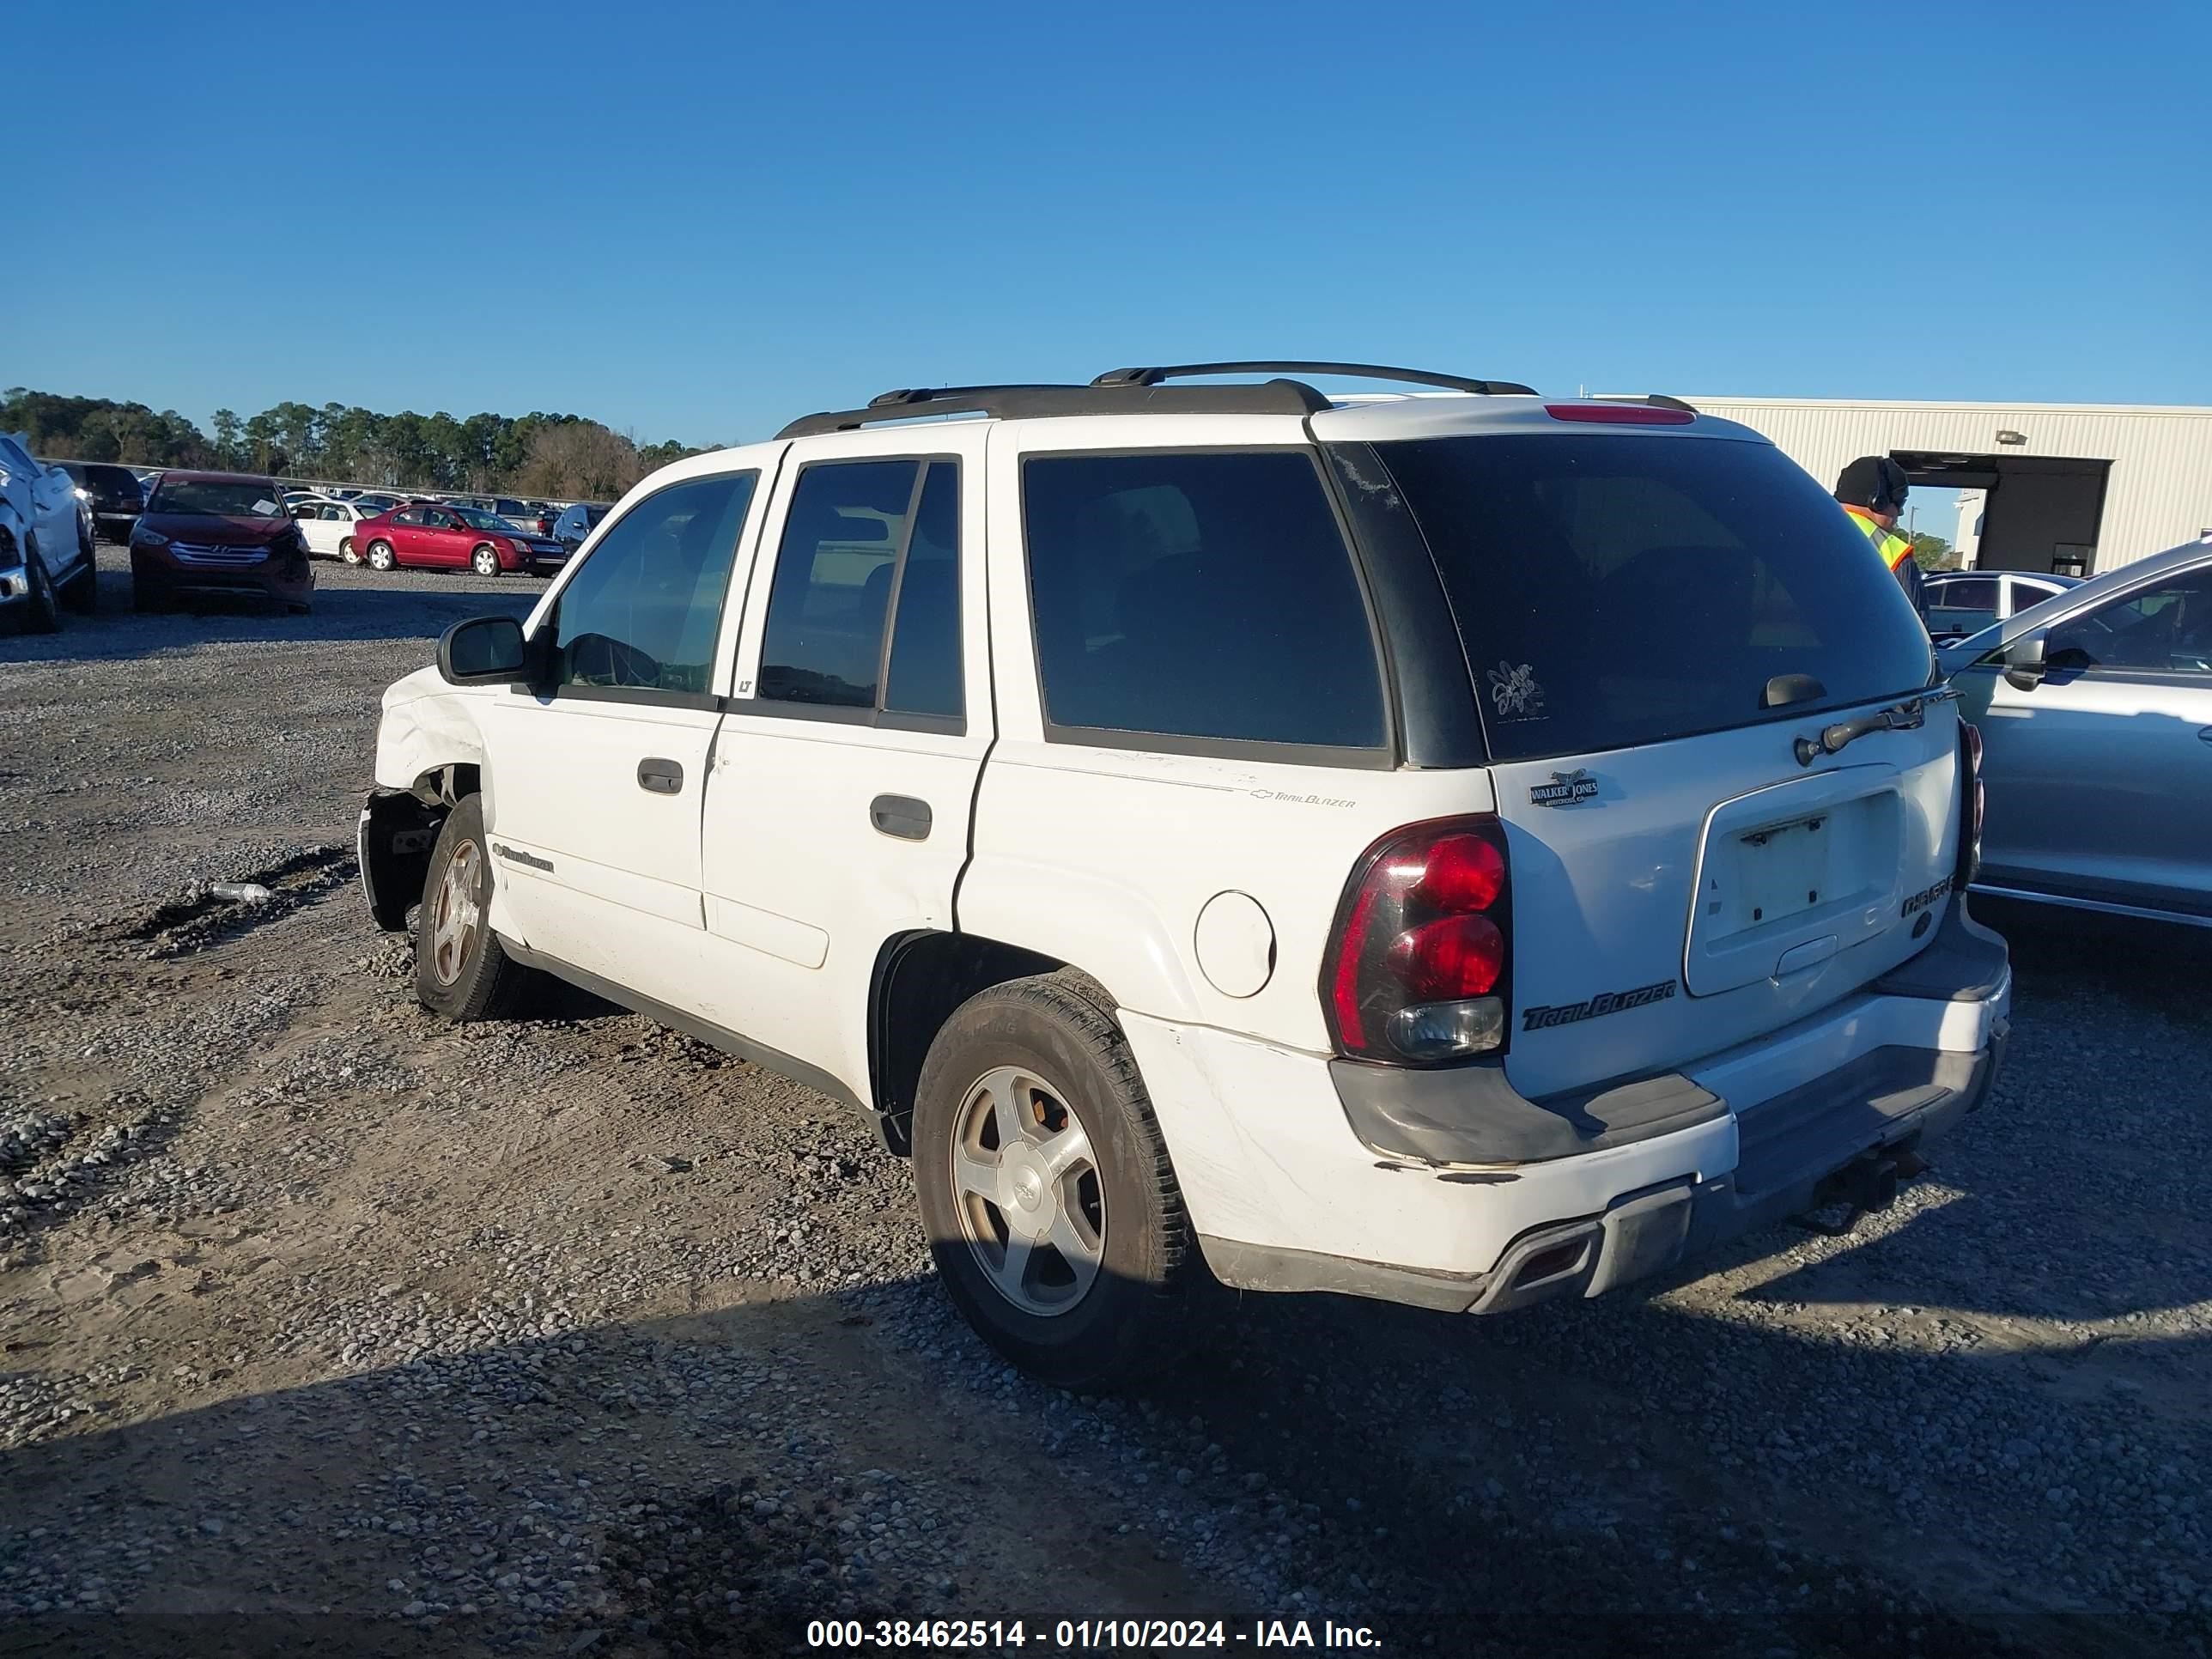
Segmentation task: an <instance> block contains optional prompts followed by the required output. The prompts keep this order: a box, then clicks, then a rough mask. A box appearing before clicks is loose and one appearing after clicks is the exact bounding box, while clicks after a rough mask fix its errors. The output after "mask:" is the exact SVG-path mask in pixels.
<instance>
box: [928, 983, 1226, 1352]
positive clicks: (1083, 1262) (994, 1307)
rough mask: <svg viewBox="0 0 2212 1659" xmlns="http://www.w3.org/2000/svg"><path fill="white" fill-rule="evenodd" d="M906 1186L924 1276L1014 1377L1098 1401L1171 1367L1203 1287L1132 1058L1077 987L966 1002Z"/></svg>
mask: <svg viewBox="0 0 2212 1659" xmlns="http://www.w3.org/2000/svg"><path fill="white" fill-rule="evenodd" d="M914 1174H915V1185H916V1189H917V1194H918V1197H919V1200H920V1205H921V1218H922V1225H923V1226H924V1227H925V1228H926V1229H927V1232H928V1234H929V1240H930V1249H931V1252H932V1254H933V1255H934V1256H935V1258H936V1261H937V1268H938V1272H939V1274H940V1275H941V1276H942V1277H943V1279H944V1280H945V1291H946V1293H947V1294H948V1295H950V1296H951V1298H952V1300H953V1302H954V1304H956V1305H957V1306H958V1308H959V1310H960V1311H961V1312H962V1313H963V1315H965V1316H966V1317H967V1319H968V1322H969V1324H971V1325H972V1326H974V1327H975V1330H976V1332H977V1333H978V1334H980V1335H981V1337H982V1338H983V1340H985V1341H987V1342H988V1343H989V1344H990V1345H991V1346H993V1347H994V1348H996V1349H997V1350H998V1351H999V1352H1000V1353H1001V1354H1003V1355H1005V1356H1006V1358H1008V1359H1010V1360H1012V1362H1013V1363H1014V1364H1017V1365H1018V1366H1020V1367H1021V1368H1022V1369H1023V1370H1026V1371H1028V1372H1030V1374H1031V1375H1033V1376H1037V1377H1039V1378H1041V1379H1042V1380H1043V1381H1045V1382H1047V1383H1054V1384H1056V1385H1057V1386H1059V1387H1061V1388H1068V1389H1109V1388H1116V1387H1120V1386H1122V1385H1124V1384H1126V1383H1131V1382H1133V1381H1136V1380H1138V1379H1139V1378H1141V1377H1143V1376H1147V1375H1149V1374H1151V1373H1152V1372H1155V1371H1158V1370H1161V1369H1162V1368H1164V1367H1165V1366H1166V1365H1169V1364H1172V1363H1173V1362H1174V1361H1175V1360H1176V1359H1177V1358H1180V1357H1181V1356H1182V1352H1183V1349H1184V1347H1185V1346H1186V1344H1187V1342H1188V1335H1189V1328H1190V1323H1191V1320H1190V1315H1191V1309H1192V1304H1193V1302H1194V1298H1195V1297H1197V1296H1198V1295H1199V1294H1200V1291H1201V1288H1202V1286H1203V1285H1204V1284H1205V1267H1204V1264H1203V1263H1202V1261H1200V1257H1199V1255H1198V1248H1197V1242H1196V1240H1195V1238H1194V1237H1193V1235H1192V1232H1191V1229H1190V1224H1189V1219H1188V1216H1187V1215H1186V1213H1185V1212H1184V1209H1183V1205H1182V1193H1181V1191H1180V1189H1179V1188H1177V1186H1176V1178H1175V1170H1174V1169H1173V1168H1172V1166H1171V1165H1170V1163H1169V1161H1168V1153H1167V1146H1166V1144H1165V1143H1164V1141H1163V1140H1162V1139H1161V1137H1160V1131H1159V1125H1158V1122H1157V1121H1155V1120H1154V1118H1153V1115H1152V1101H1151V1098H1150V1097H1148V1096H1147V1095H1146V1092H1145V1085H1144V1079H1142V1078H1141V1077H1139V1075H1138V1073H1137V1065H1136V1060H1135V1059H1134V1058H1133V1056H1132V1055H1131V1054H1130V1053H1129V1049H1128V1045H1127V1043H1126V1042H1124V1041H1123V1040H1122V1036H1121V1030H1120V1029H1119V1028H1118V1027H1117V1026H1116V1025H1115V1023H1114V1020H1113V1017H1112V1014H1111V1012H1109V1008H1108V1007H1107V1006H1105V1005H1104V1004H1103V1001H1102V1000H1100V999H1099V998H1098V997H1097V994H1096V992H1095V987H1091V985H1090V984H1089V982H1088V981H1082V980H1080V979H1078V978H1077V977H1075V976H1074V975H1067V974H1054V975H1042V976H1040V977H1036V978H1032V979H1020V980H1014V981H1010V982H1008V983H1006V984H1004V985H998V986H994V987H991V988H989V989H988V990H985V991H981V992H978V993H977V994H975V996H973V997H970V998H969V1000H967V1001H966V1002H964V1003H963V1004H962V1005H961V1006H960V1007H959V1008H958V1009H957V1011H956V1012H954V1014H953V1015H952V1018H951V1019H949V1020H947V1021H946V1022H945V1026H944V1029H943V1030H940V1031H939V1033H938V1034H937V1038H936V1040H935V1042H933V1043H932V1044H931V1045H930V1050H929V1056H928V1059H927V1061H926V1062H925V1063H924V1065H923V1066H922V1072H921V1083H920V1085H919V1086H918V1088H917V1089H916V1091H915V1109H914Z"/></svg>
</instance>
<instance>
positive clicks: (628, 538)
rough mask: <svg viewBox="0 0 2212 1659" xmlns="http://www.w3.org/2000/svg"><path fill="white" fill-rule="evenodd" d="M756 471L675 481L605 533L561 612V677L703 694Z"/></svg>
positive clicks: (566, 682) (557, 639)
mask: <svg viewBox="0 0 2212 1659" xmlns="http://www.w3.org/2000/svg"><path fill="white" fill-rule="evenodd" d="M759 477H760V475H759V474H758V473H757V472H728V473H723V474H720V475H719V476H717V477H710V478H693V479H690V480H688V481H687V482H685V483H675V484H671V485H669V486H668V487H667V488H666V489H661V490H658V491H656V492H655V493H653V495H648V496H647V497H646V498H645V499H644V500H643V501H640V502H639V503H638V504H637V505H636V506H635V507H632V508H631V509H630V510H629V512H628V513H624V514H623V517H622V520H621V521H620V522H619V523H617V524H616V525H615V526H614V527H613V528H612V529H611V530H610V531H609V532H607V534H606V535H605V537H604V538H601V540H600V542H599V545H598V546H597V547H595V548H593V549H592V556H591V557H590V558H588V559H586V561H585V562H583V564H582V565H581V566H580V568H578V569H577V571H576V574H575V575H574V577H573V578H571V579H570V580H569V582H568V586H566V587H564V588H563V589H562V591H561V599H560V603H559V605H558V606H557V608H556V610H555V611H554V616H553V628H554V646H555V650H556V674H555V678H556V683H557V684H560V685H563V686H575V687H586V688H596V689H603V690H604V689H623V690H642V691H664V692H671V693H677V694H682V695H686V696H703V695H705V693H706V691H707V689H708V685H709V684H710V683H711V682H712V680H713V678H714V638H715V635H717V634H718V633H719V632H720V629H721V624H722V601H723V599H724V596H725V594H726V591H727V589H728V587H729V581H730V564H731V561H732V559H733V558H734V557H735V556H736V555H737V547H738V531H739V530H741V529H742V528H743V527H744V520H745V513H746V510H747V508H749V507H750V506H751V504H752V498H753V487H754V485H755V484H756V483H757V482H758V480H759Z"/></svg>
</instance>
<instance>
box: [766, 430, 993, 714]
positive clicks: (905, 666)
mask: <svg viewBox="0 0 2212 1659" xmlns="http://www.w3.org/2000/svg"><path fill="white" fill-rule="evenodd" d="M887 636H888V639H887ZM887 658H888V665H886V659H887ZM960 662H961V658H960V467H959V464H958V463H957V462H956V461H951V460H930V461H922V460H905V459H901V460H866V461H823V462H817V463H816V464H815V465H811V466H809V467H807V468H806V469H805V471H802V472H801V473H800V474H799V483H798V484H797V485H796V486H795V487H794V488H793V491H792V495H791V508H790V511H789V513H788V514H787V516H786V518H785V520H784V530H783V541H782V544H781V547H780V548H779V549H778V550H777V552H776V561H775V584H774V586H772V587H771V588H770V589H769V602H768V621H767V625H766V627H765V629H763V634H762V636H761V665H760V687H759V696H761V698H762V699H763V700H764V701H766V702H791V703H811V704H815V705H817V706H823V707H829V708H860V709H870V710H876V711H882V712H889V713H893V714H924V715H937V716H941V717H945V718H957V717H959V716H960V715H961V714H962V713H963V707H964V704H963V697H962V694H961V668H960Z"/></svg>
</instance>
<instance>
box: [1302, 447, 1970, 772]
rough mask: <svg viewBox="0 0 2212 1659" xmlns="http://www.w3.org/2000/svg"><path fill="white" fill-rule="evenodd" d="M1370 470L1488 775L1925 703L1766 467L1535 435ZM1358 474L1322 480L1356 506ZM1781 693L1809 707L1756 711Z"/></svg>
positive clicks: (1866, 595) (1885, 591) (1893, 611)
mask: <svg viewBox="0 0 2212 1659" xmlns="http://www.w3.org/2000/svg"><path fill="white" fill-rule="evenodd" d="M1371 453H1373V454H1374V455H1375V456H1376V457H1378V458H1379V459H1380V460H1381V462H1382V464H1383V465H1384V466H1385V467H1387V468H1388V470H1389V474H1390V480H1391V482H1392V483H1395V485H1396V486H1397V491H1396V496H1395V501H1396V502H1399V503H1401V504H1402V505H1403V506H1404V507H1407V508H1408V509H1410V510H1411V512H1412V513H1413V518H1414V520H1415V521H1416V522H1417V523H1418V524H1419V526H1420V528H1421V531H1422V532H1423V534H1424V535H1425V537H1426V538H1427V540H1428V544H1429V547H1430V549H1431V551H1432V552H1433V553H1434V554H1435V556H1436V560H1437V568H1438V570H1439V571H1440V573H1441V574H1442V575H1443V582H1444V590H1445V592H1446V595H1447V596H1448V597H1449V600H1450V602H1451V606H1452V610H1453V612H1454V615H1455V618H1456V620H1457V623H1458V625H1459V630H1460V636H1461V638H1462V641H1464V642H1465V644H1466V647H1467V656H1468V664H1469V665H1470V666H1471V667H1472V668H1473V670H1474V676H1475V682H1476V685H1477V688H1478V690H1479V692H1480V699H1481V703H1482V715H1483V721H1484V724H1485V726H1486V729H1487V731H1488V734H1489V738H1490V750H1491V753H1492V757H1494V758H1496V759H1498V760H1534V759H1537V758H1540V757H1548V756H1554V755H1576V754H1587V753H1590V752H1594V751H1596V750H1607V749H1621V748H1626V747H1628V746H1629V745H1631V744H1645V743H1661V742H1664V741H1666V740H1668V738H1681V737H1687V736H1690V735H1692V733H1695V732H1715V731H1721V730H1724V729H1727V728H1729V727H1732V726H1748V725H1752V724H1753V723H1755V722H1757V721H1759V720H1774V719H1778V718H1791V717H1799V716H1802V715H1803V714H1807V713H1808V712H1810V711H1812V710H1815V709H1824V708H1840V707H1844V706H1846V705H1849V704H1851V703H1856V702H1866V701H1868V700H1869V699H1871V698H1876V697H1881V696H1892V695H1895V694H1899V693H1904V692H1908V691H1911V690H1917V689H1919V688H1920V687H1922V686H1924V685H1925V684H1927V683H1928V681H1929V674H1930V671H1931V668H1932V666H1933V664H1932V661H1931V658H1930V653H1929V644H1928V635H1927V634H1926V633H1925V632H1924V631H1923V629H1922V628H1921V625H1920V623H1919V619H1918V618H1917V617H1916V616H1915V614H1914V612H1913V610H1912V606H1911V604H1910V603H1909V602H1908V601H1907V600H1906V599H1905V594H1904V592H1903V590H1902V589H1901V588H1899V586H1898V584H1897V580H1896V578H1895V577H1893V575H1891V574H1890V573H1889V570H1888V568H1887V566H1885V565H1884V564H1883V562H1881V557H1880V556H1878V555H1877V554H1876V553H1875V550H1874V549H1873V548H1872V546H1870V545H1869V543H1868V541H1867V539H1866V538H1865V536H1864V535H1863V534H1862V533H1861V532H1859V531H1858V530H1857V528H1855V527H1854V526H1853V525H1852V524H1851V521H1850V519H1848V518H1847V517H1846V516H1845V515H1844V513H1843V512H1842V511H1841V510H1840V509H1839V508H1838V507H1837V506H1836V503H1835V501H1833V500H1832V498H1831V497H1830V496H1829V495H1827V493H1826V491H1824V490H1823V489H1821V488H1820V486H1819V485H1818V484H1816V483H1814V482H1813V480H1812V479H1811V478H1809V477H1807V476H1806V475H1805V473H1804V472H1803V471H1800V470H1799V468H1798V467H1797V466H1796V465H1795V464H1794V463H1792V462H1791V461H1790V459H1788V458H1787V457H1785V456H1784V454H1783V453H1781V451H1779V450H1778V449H1775V448H1773V447H1771V446H1770V445H1767V444H1759V443H1746V442H1742V441H1735V440H1725V439H1694V438H1666V439H1661V438H1655V437H1652V436H1650V435H1631V434H1602V435H1588V436H1584V435H1560V436H1552V435H1543V436H1529V437H1504V436H1491V437H1462V438H1435V439H1423V440H1420V441H1412V442H1404V443H1386V444H1378V445H1376V447H1375V448H1374V450H1373V451H1372V452H1371ZM1362 455H1363V452H1360V451H1357V450H1354V451H1350V452H1340V453H1339V454H1338V458H1337V459H1338V463H1339V466H1340V471H1343V472H1344V474H1345V477H1346V482H1347V483H1348V484H1350V485H1352V486H1353V487H1356V488H1362V491H1363V494H1365V495H1367V496H1368V499H1369V501H1370V502H1372V501H1374V499H1375V493H1374V491H1373V489H1372V488H1371V486H1372V485H1374V483H1376V481H1375V480H1374V479H1372V478H1371V477H1364V472H1365V471H1366V469H1365V468H1364V465H1363V461H1362ZM1383 500H1384V501H1385V502H1386V504H1388V503H1390V502H1391V501H1393V500H1394V498H1393V497H1391V496H1390V495H1389V493H1388V491H1387V490H1386V491H1385V492H1384V494H1383ZM1781 675H1809V676H1810V677H1811V678H1813V679H1814V680H1815V681H1817V682H1818V683H1819V684H1820V695H1819V696H1814V697H1811V698H1802V699H1801V700H1800V701H1797V702H1792V703H1790V704H1789V705H1787V706H1786V707H1784V708H1768V707H1766V706H1765V701H1764V700H1765V694H1766V690H1767V684H1768V682H1769V681H1770V680H1772V679H1774V678H1776V677H1778V676H1781ZM1801 690H1802V688H1801Z"/></svg>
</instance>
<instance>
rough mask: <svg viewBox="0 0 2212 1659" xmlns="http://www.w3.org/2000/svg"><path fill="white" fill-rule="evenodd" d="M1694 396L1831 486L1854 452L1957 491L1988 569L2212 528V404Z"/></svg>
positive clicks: (1968, 540)
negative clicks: (1893, 462) (1883, 458)
mask: <svg viewBox="0 0 2212 1659" xmlns="http://www.w3.org/2000/svg"><path fill="white" fill-rule="evenodd" d="M1689 401H1690V402H1692V403H1693V404H1696V405H1697V407H1698V408H1699V409H1700V410H1705V412H1707V413H1709V414H1713V415H1719V416H1724V417H1725V418H1727V419H1729V420H1731V421H1741V422H1743V424H1744V425H1746V426H1747V427H1750V428H1752V429H1753V431H1756V432H1761V433H1764V434H1765V435H1766V436H1768V437H1770V438H1771V439H1773V440H1774V441H1775V442H1776V443H1777V444H1778V445H1779V446H1781V447H1782V450H1783V452H1784V453H1785V454H1787V455H1788V456H1789V457H1790V459H1792V460H1794V461H1796V463H1797V464H1798V465H1800V466H1802V467H1803V468H1804V469H1805V470H1806V471H1808V472H1809V473H1811V474H1812V475H1813V476H1814V477H1816V478H1818V479H1819V480H1820V482H1821V483H1824V484H1830V485H1832V484H1833V483H1835V481H1836V475H1837V474H1838V472H1840V471H1842V470H1843V468H1844V463H1845V462H1847V461H1850V460H1851V459H1854V458H1855V457H1857V456H1860V455H1889V456H1893V457H1894V458H1895V459H1897V460H1898V461H1899V462H1900V463H1902V464H1903V465H1904V467H1905V471H1906V472H1907V473H1908V474H1909V475H1910V476H1911V479H1912V482H1913V483H1916V484H1923V485H1929V486H1940V487H1942V488H1945V489H1958V490H1959V491H1960V497H1959V507H1960V511H1959V530H1960V533H1959V534H1958V535H1956V536H1954V537H1952V538H1950V539H1951V540H1953V541H1954V543H1956V544H1957V545H1958V547H1959V550H1960V553H1961V554H1962V555H1964V556H1966V559H1967V561H1968V562H1971V563H1974V564H1978V565H1980V566H1982V567H1983V568H1987V569H1993V570H1996V569H2002V570H2052V569H2056V570H2057V571H2059V572H2061V573H2062V574H2074V575H2085V576H2086V575H2093V574H2095V573H2096V572H2098V571H2100V570H2110V569H2112V568H2113V567H2114V566H2116V565H2123V564H2126V563H2127V562H2129V561H2130V560H2133V559H2140V558H2142V556H2144V555H2145V554H2147V553H2155V552H2157V551H2158V550H2160V549H2161V548H2166V547H2172V546H2174V545H2176V544H2179V543H2181V542H2185V541H2189V540H2191V539H2193V538H2197V537H2199V536H2203V535H2205V534H2207V533H2212V409H2193V408H2164V407H2157V406H2153V405H2148V404H1919V403H1851V402H1842V401H1837V400H1832V399H1827V398H1690V399H1689ZM1920 527H1921V528H1922V529H1923V530H1928V529H1933V530H1936V531H1937V532H1938V533H1941V532H1942V526H1931V525H1929V523H1928V522H1927V520H1925V519H1924V518H1923V520H1921V523H1920Z"/></svg>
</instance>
